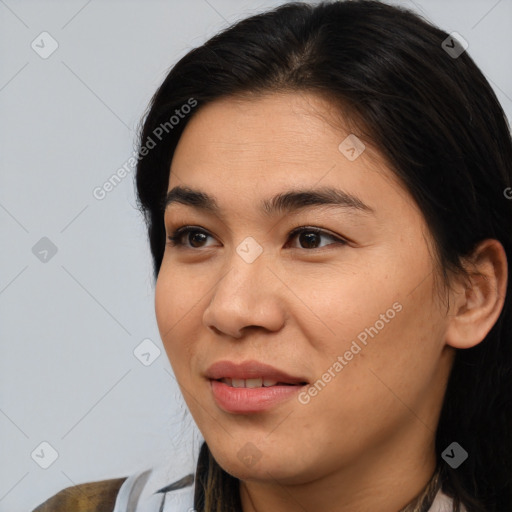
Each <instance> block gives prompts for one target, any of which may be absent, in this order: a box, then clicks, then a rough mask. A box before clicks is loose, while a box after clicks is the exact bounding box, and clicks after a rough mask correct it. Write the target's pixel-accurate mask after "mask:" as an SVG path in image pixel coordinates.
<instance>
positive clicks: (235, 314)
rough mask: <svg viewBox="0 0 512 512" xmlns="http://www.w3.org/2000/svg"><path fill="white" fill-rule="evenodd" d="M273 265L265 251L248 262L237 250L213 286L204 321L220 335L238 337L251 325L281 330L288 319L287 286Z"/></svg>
mask: <svg viewBox="0 0 512 512" xmlns="http://www.w3.org/2000/svg"><path fill="white" fill-rule="evenodd" d="M269 267H270V265H269V262H268V261H267V259H266V258H265V257H264V254H262V255H260V256H259V257H258V258H257V259H256V260H255V261H253V262H252V263H247V262H246V261H244V260H243V259H242V258H241V257H240V256H239V255H238V254H236V253H234V255H233V258H232V259H231V261H230V266H229V269H228V270H227V271H225V272H224V273H223V275H222V276H221V277H220V278H219V280H218V281H217V284H216V285H215V286H214V288H213V295H212V298H211V300H210V303H209V304H208V307H207V308H206V309H205V311H204V314H203V323H204V325H205V326H206V327H207V328H208V329H210V330H212V331H213V332H215V333H216V334H218V335H225V336H230V337H233V338H237V339H239V338H241V337H242V336H244V332H245V331H247V330H250V328H261V329H265V330H268V331H272V332H275V331H278V330H280V329H281V328H282V327H283V325H284V322H285V319H286V313H285V306H286V297H285V289H286V287H285V286H284V285H283V283H282V282H281V281H280V280H279V279H278V278H277V277H276V271H275V270H274V269H273V268H272V269H271V268H269ZM224 269H225V267H224ZM244 330H245V331H244Z"/></svg>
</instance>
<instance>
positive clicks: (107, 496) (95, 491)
mask: <svg viewBox="0 0 512 512" xmlns="http://www.w3.org/2000/svg"><path fill="white" fill-rule="evenodd" d="M125 480H126V477H123V478H114V479H111V480H101V481H99V482H88V483H84V484H79V485H75V486H73V487H68V488H66V489H64V490H62V491H60V492H59V493H57V494H55V496H52V497H51V498H50V499H48V500H47V501H45V502H44V503H42V504H41V505H39V506H38V507H37V508H35V509H34V510H33V511H32V512H69V511H71V510H72V511H73V512H82V511H83V512H111V511H113V510H114V505H115V502H116V498H117V494H118V492H119V489H120V488H121V486H122V485H123V483H124V482H125Z"/></svg>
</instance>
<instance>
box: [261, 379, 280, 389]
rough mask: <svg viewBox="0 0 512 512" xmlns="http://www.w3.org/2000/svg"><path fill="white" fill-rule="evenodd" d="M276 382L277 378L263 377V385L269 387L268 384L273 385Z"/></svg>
mask: <svg viewBox="0 0 512 512" xmlns="http://www.w3.org/2000/svg"><path fill="white" fill-rule="evenodd" d="M276 384H277V380H272V379H263V385H264V386H265V387H269V386H275V385H276Z"/></svg>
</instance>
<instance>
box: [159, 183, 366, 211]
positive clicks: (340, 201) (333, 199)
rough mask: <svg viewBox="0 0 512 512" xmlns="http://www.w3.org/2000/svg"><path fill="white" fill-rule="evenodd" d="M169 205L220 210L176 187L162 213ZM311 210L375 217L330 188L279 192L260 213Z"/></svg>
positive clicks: (189, 190) (207, 199)
mask: <svg viewBox="0 0 512 512" xmlns="http://www.w3.org/2000/svg"><path fill="white" fill-rule="evenodd" d="M173 203H180V204H184V205H187V206H190V207H192V208H196V209H198V210H203V211H205V212H208V213H212V214H214V215H217V216H219V217H220V216H221V208H220V207H219V205H218V203H217V201H216V199H215V198H214V197H213V196H211V195H209V194H207V193H206V192H202V191H200V190H196V189H193V188H190V187H182V186H176V187H174V188H173V189H171V190H170V191H169V192H168V193H167V196H166V198H165V204H164V210H165V209H167V207H168V206H170V205H171V204H173ZM313 206H334V207H337V208H343V209H348V210H352V211H359V212H362V213H375V210H374V209H373V208H371V207H370V206H368V205H367V204H365V203H364V202H363V201H362V200H361V199H359V198H358V197H356V196H354V195H353V194H349V193H348V192H345V191H343V190H340V189H336V188H330V187H321V188H315V189H306V190H304V189H298V190H289V191H286V192H281V193H279V194H276V195H275V196H273V197H271V198H269V199H265V200H263V201H262V202H261V204H260V209H261V211H262V212H263V213H264V214H266V215H269V216H271V215H275V214H277V213H291V212H294V211H298V210H302V209H304V208H308V207H313Z"/></svg>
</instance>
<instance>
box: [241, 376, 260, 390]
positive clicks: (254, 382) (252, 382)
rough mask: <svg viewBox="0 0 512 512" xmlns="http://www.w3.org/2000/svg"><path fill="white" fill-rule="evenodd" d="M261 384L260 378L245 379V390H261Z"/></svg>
mask: <svg viewBox="0 0 512 512" xmlns="http://www.w3.org/2000/svg"><path fill="white" fill-rule="evenodd" d="M262 384H263V379H262V378H261V377H260V378H259V379H246V380H245V387H246V388H261V385H262Z"/></svg>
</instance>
